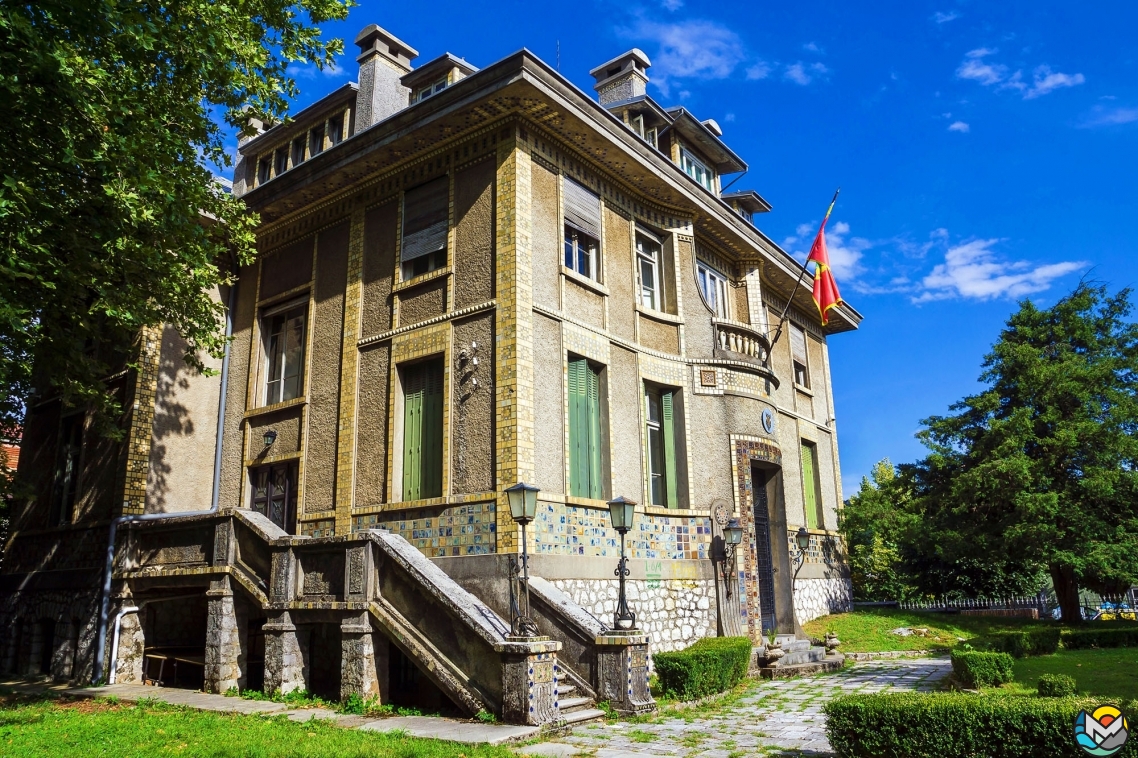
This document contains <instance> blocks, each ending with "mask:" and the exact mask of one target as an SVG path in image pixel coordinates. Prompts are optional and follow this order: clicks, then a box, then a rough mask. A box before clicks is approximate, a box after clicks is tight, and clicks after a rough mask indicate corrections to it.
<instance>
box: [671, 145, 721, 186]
mask: <svg viewBox="0 0 1138 758" xmlns="http://www.w3.org/2000/svg"><path fill="white" fill-rule="evenodd" d="M680 168H682V169H683V171H684V173H685V174H687V175H688V176H690V177H691V178H692V179H695V180H696V182H697V183H698V184H699V186H701V187H703V188H704V189H705V190H707V191H708V192H715V174H713V173H712V172H711V169H709V168H708V167H707V166H706V165H704V163H703V161H701V160H700V159H699V158H696V157H695V156H694V155H692V154H691V152H690V151H688V149H687V148H684V147H681V148H680Z"/></svg>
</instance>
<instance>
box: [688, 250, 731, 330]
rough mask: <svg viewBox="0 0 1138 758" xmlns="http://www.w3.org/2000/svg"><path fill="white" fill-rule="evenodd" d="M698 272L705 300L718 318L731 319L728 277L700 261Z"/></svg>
mask: <svg viewBox="0 0 1138 758" xmlns="http://www.w3.org/2000/svg"><path fill="white" fill-rule="evenodd" d="M696 271H697V272H698V276H699V289H700V291H701V292H703V299H704V302H706V303H707V304H708V305H709V306H711V310H712V312H713V313H715V316H716V317H717V318H731V315H730V314H731V310H730V306H729V303H730V299H729V298H728V295H727V293H728V287H729V286H730V285H729V284H728V281H727V277H726V276H724V275H723V274H722V273H720V272H719V270H718V269H715V268H713V267H711V266H709V265H708V264H706V263H704V262H703V261H698V262H697V264H696Z"/></svg>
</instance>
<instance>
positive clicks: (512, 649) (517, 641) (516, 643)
mask: <svg viewBox="0 0 1138 758" xmlns="http://www.w3.org/2000/svg"><path fill="white" fill-rule="evenodd" d="M506 639H507V642H506V643H505V644H504V645H499V646H497V651H498V653H499V654H500V655H501V659H502V721H504V722H506V723H507V724H530V725H533V726H543V725H552V726H557V725H559V724H560V723H561V722H562V718H561V711H560V709H559V708H558V705H557V651H558V650H560V649H561V643H560V642H554V641H552V640H551V639H550V638H549V637H507V638H506Z"/></svg>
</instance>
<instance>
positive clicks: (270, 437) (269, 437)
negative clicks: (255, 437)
mask: <svg viewBox="0 0 1138 758" xmlns="http://www.w3.org/2000/svg"><path fill="white" fill-rule="evenodd" d="M262 441H263V442H264V443H265V447H272V446H273V443H274V442H276V441H277V430H276V429H266V430H265V436H264V437H262Z"/></svg>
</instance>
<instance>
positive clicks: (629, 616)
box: [609, 495, 636, 631]
mask: <svg viewBox="0 0 1138 758" xmlns="http://www.w3.org/2000/svg"><path fill="white" fill-rule="evenodd" d="M609 518H610V519H612V527H613V529H616V530H617V532H619V533H620V562H619V563H618V564H617V565H616V572H615V573H616V578H617V579H618V580H619V581H620V595H619V597H618V599H617V603H616V614H615V617H614V619H613V627H614V628H615V629H617V630H618V631H631V630H634V629H636V614H635V613H633V612H632V611H630V610H629V609H628V597H627V595H626V594H625V590H624V580H625V577H627V576H628V573H629V572H628V558H627V557H626V556H625V554H624V535H626V534H628V530H629V529H631V528H632V521H633V519H635V518H636V501H635V500H629V499H628V498H626V497H624V496H623V495H621V496H619V497H617V498H615V499H613V500H610V501H609Z"/></svg>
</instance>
